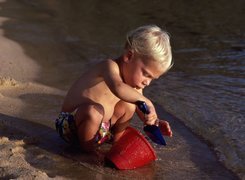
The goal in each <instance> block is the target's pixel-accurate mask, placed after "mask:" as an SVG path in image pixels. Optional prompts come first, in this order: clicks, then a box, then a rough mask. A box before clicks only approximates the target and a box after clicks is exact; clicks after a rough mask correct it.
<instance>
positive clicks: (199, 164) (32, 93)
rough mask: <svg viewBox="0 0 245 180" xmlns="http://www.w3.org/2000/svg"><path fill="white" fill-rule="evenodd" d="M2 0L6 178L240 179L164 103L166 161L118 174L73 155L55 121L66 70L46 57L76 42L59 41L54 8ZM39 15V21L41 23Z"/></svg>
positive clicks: (1, 124)
mask: <svg viewBox="0 0 245 180" xmlns="http://www.w3.org/2000/svg"><path fill="white" fill-rule="evenodd" d="M1 3H2V9H3V10H4V11H3V12H2V13H1V14H0V23H1V25H2V28H1V34H0V40H1V43H0V50H1V52H4V53H6V55H5V54H2V53H1V54H2V55H1V56H0V62H1V69H0V101H1V104H2V106H1V107H0V147H1V152H0V159H1V162H0V167H1V169H0V177H1V178H7V179H10V178H23V179H26V178H30V179H32V178H64V179H73V178H75V179H76V178H77V179H78V178H81V176H82V177H84V178H90V177H93V178H107V179H113V178H115V177H116V178H119V179H120V178H122V179H125V178H126V179H127V178H128V179H130V178H139V177H140V178H142V179H151V178H156V179H158V178H160V177H161V176H162V174H161V173H164V174H165V178H166V179H174V178H176V179H180V178H183V177H184V178H187V179H195V178H197V179H200V178H205V179H219V178H221V179H238V177H237V175H235V174H234V173H233V172H231V171H230V170H228V169H226V168H225V166H224V165H223V164H221V163H220V162H219V161H218V158H217V156H216V155H215V152H214V150H212V148H210V146H208V145H207V144H206V142H205V141H204V142H203V140H202V139H200V137H198V136H196V135H195V134H193V133H192V132H191V131H190V129H189V128H188V127H186V126H185V125H184V124H183V123H182V122H181V121H180V120H179V119H177V118H175V117H174V116H172V115H170V114H168V113H166V112H165V113H163V112H164V111H163V110H162V109H163V108H162V107H160V106H158V109H159V112H161V113H162V114H161V113H160V116H162V117H164V118H165V119H170V120H171V126H172V128H173V130H174V137H173V138H171V139H169V138H167V141H169V143H168V145H167V147H166V148H164V149H161V148H156V151H157V153H158V155H159V160H158V161H156V162H155V163H154V164H153V165H150V166H147V167H144V168H141V169H136V170H135V171H131V172H122V171H121V172H119V171H116V170H114V169H110V168H106V167H103V166H98V165H95V164H94V162H93V161H94V160H91V161H92V162H91V161H90V159H88V158H85V156H86V155H83V154H78V156H77V155H76V154H75V155H74V156H75V157H81V156H82V160H84V161H85V162H84V163H81V162H79V161H74V160H71V159H69V158H67V157H66V156H65V153H66V148H67V145H66V144H65V143H64V142H63V141H62V140H61V139H60V138H59V137H58V134H57V133H56V132H55V129H54V125H53V120H54V119H55V118H56V116H57V115H58V113H59V109H60V106H61V103H62V101H63V98H64V95H65V93H66V91H64V90H63V89H59V88H58V87H52V86H51V84H52V83H53V82H56V81H58V80H59V76H58V75H56V76H57V77H53V74H55V73H56V74H59V73H60V71H61V72H62V70H60V71H59V70H56V69H58V68H56V67H55V66H54V67H51V68H50V69H48V68H47V67H48V63H47V62H46V60H50V59H52V58H56V59H58V60H60V59H61V63H60V62H59V61H58V60H56V61H55V62H54V63H53V64H55V63H60V64H62V60H64V59H65V58H67V57H69V56H72V57H73V56H74V55H73V53H72V52H71V51H70V47H68V48H66V47H64V46H65V45H63V44H62V45H60V41H59V40H57V41H56V39H59V38H60V37H57V36H59V35H56V36H55V33H54V31H55V30H56V28H57V27H52V25H51V26H50V24H51V23H50V22H51V21H52V18H51V15H52V13H53V14H55V12H52V10H51V9H48V8H47V7H44V5H42V6H41V7H38V5H39V4H35V3H34V4H33V5H30V4H28V3H27V2H26V3H23V4H22V3H18V2H16V1H12V2H8V1H6V2H5V4H4V2H1ZM37 7H38V8H37ZM15 8H17V9H19V10H20V12H25V11H29V10H30V11H32V12H34V11H35V10H36V9H39V10H40V9H41V11H40V13H37V18H36V19H35V18H33V17H31V15H32V14H31V13H30V14H28V13H27V14H24V15H23V16H22V15H21V13H19V14H18V13H16V12H15ZM52 8H53V7H52ZM50 14H51V15H50ZM18 16H20V17H21V18H19V17H18ZM18 18H19V19H18ZM28 18H29V19H28ZM32 18H33V19H32ZM37 20H38V21H39V23H40V24H38V23H37V24H36V23H34V22H35V21H37ZM32 21H34V22H32ZM22 23H23V24H24V25H22ZM25 23H26V24H25ZM49 26H50V27H49ZM54 26H55V25H54ZM18 27H20V28H22V29H21V30H20V32H21V33H23V34H25V33H27V34H28V35H30V37H29V36H27V35H23V36H22V34H21V33H20V34H18V33H19V31H18ZM47 27H48V28H47ZM29 28H31V30H29ZM46 28H47V29H46ZM26 31H27V32H26ZM53 36H54V37H53ZM49 38H50V39H49ZM73 66H76V64H74V65H73ZM60 67H62V66H60ZM65 68H66V67H63V69H65ZM23 72H24V73H23ZM50 77H51V78H50ZM60 81H62V80H60ZM66 81H68V80H67V79H66ZM61 83H62V82H61ZM57 86H58V85H57ZM134 125H135V126H138V129H141V128H142V127H141V126H139V125H137V124H134ZM162 151H164V153H162ZM160 164H164V165H163V166H160Z"/></svg>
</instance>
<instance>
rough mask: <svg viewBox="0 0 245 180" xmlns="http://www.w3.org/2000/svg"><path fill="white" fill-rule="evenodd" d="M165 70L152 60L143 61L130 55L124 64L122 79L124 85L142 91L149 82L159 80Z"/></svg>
mask: <svg viewBox="0 0 245 180" xmlns="http://www.w3.org/2000/svg"><path fill="white" fill-rule="evenodd" d="M166 69H167V68H164V67H162V66H161V65H160V63H159V62H156V61H153V60H152V59H144V61H143V60H142V58H141V57H140V56H137V55H135V54H134V55H132V57H131V59H129V61H128V62H127V63H126V66H125V68H124V73H123V78H124V81H125V83H127V84H128V85H130V86H131V87H133V88H136V89H144V88H145V87H146V86H149V85H150V83H151V81H152V80H154V79H157V78H159V77H160V76H161V75H162V74H163V73H164V72H165V71H166Z"/></svg>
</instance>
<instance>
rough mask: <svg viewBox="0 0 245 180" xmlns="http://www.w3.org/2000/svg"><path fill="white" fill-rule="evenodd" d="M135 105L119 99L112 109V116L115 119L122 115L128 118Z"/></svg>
mask: <svg viewBox="0 0 245 180" xmlns="http://www.w3.org/2000/svg"><path fill="white" fill-rule="evenodd" d="M135 109H136V106H135V105H134V104H131V103H126V102H124V101H119V102H118V103H117V105H116V106H115V109H114V114H113V116H114V117H115V118H116V119H120V118H122V117H124V119H128V120H129V119H130V118H131V117H132V116H133V114H134V112H135Z"/></svg>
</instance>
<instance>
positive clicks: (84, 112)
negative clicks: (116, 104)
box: [75, 104, 104, 127]
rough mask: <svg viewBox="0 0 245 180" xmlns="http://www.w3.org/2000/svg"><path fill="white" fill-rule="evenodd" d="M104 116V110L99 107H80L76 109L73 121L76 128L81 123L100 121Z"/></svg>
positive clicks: (89, 105)
mask: <svg viewBox="0 0 245 180" xmlns="http://www.w3.org/2000/svg"><path fill="white" fill-rule="evenodd" d="M103 116H104V109H103V107H102V106H101V105H91V104H88V105H81V106H80V107H78V108H77V111H76V114H75V121H76V125H77V127H79V126H80V124H81V123H82V122H85V121H90V122H94V121H101V120H102V119H103Z"/></svg>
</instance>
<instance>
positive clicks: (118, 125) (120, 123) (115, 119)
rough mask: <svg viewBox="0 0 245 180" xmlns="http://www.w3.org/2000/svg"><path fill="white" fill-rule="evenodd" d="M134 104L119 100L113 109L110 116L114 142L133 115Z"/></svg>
mask: <svg viewBox="0 0 245 180" xmlns="http://www.w3.org/2000/svg"><path fill="white" fill-rule="evenodd" d="M135 108H136V106H135V105H134V104H131V103H126V102H124V101H119V102H118V103H117V104H116V106H115V109H114V114H113V116H112V119H111V120H112V124H114V125H113V128H112V130H113V137H114V142H116V141H117V140H118V139H119V138H120V137H121V136H122V134H123V133H124V130H125V129H126V128H127V127H128V125H129V122H130V120H131V118H132V117H133V115H134V112H135Z"/></svg>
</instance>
